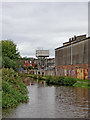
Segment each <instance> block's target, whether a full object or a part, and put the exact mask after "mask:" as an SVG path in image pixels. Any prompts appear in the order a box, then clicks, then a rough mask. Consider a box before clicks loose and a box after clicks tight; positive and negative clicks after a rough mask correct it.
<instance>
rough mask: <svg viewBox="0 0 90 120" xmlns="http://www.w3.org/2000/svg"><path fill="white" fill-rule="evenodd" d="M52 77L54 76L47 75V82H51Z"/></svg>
mask: <svg viewBox="0 0 90 120" xmlns="http://www.w3.org/2000/svg"><path fill="white" fill-rule="evenodd" d="M51 79H52V76H46V83H47V84H50V80H51Z"/></svg>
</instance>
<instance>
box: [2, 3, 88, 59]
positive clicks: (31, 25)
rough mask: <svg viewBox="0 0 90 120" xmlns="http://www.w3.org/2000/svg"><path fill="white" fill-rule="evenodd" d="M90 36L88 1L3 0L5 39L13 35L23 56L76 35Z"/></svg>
mask: <svg viewBox="0 0 90 120" xmlns="http://www.w3.org/2000/svg"><path fill="white" fill-rule="evenodd" d="M82 34H87V36H88V3H87V2H42V3H41V2H33V3H32V2H3V3H2V39H12V40H13V41H14V42H15V43H16V44H17V47H18V50H19V51H20V54H21V56H28V57H35V51H36V49H39V48H43V49H48V50H50V57H54V54H55V50H54V49H55V48H57V47H60V46H62V44H63V42H67V41H68V40H69V38H70V37H73V36H74V35H82Z"/></svg>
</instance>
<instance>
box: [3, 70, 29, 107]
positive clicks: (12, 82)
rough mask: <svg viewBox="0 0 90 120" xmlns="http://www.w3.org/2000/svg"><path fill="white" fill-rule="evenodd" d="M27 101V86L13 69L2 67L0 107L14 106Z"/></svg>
mask: <svg viewBox="0 0 90 120" xmlns="http://www.w3.org/2000/svg"><path fill="white" fill-rule="evenodd" d="M20 102H28V96H27V86H26V84H25V83H23V81H22V79H21V77H20V76H19V75H18V73H17V72H15V71H14V70H13V69H8V68H7V69H5V68H3V69H2V107H3V108H8V107H16V106H17V105H18V104H19V103H20Z"/></svg>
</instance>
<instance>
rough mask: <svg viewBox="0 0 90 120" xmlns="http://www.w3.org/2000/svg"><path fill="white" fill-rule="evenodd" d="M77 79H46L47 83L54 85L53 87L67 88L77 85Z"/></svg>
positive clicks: (61, 77)
mask: <svg viewBox="0 0 90 120" xmlns="http://www.w3.org/2000/svg"><path fill="white" fill-rule="evenodd" d="M76 82H77V81H76V79H75V78H72V77H63V76H60V77H57V76H54V77H52V76H47V77H46V83H47V84H52V85H65V86H67V85H68V86H72V85H73V84H74V83H76Z"/></svg>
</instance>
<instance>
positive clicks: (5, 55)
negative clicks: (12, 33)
mask: <svg viewBox="0 0 90 120" xmlns="http://www.w3.org/2000/svg"><path fill="white" fill-rule="evenodd" d="M1 44H2V67H5V68H13V69H14V70H16V71H17V70H18V69H19V60H18V59H19V58H20V54H19V52H18V50H17V49H16V44H15V43H14V42H13V41H11V40H2V41H1Z"/></svg>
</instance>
